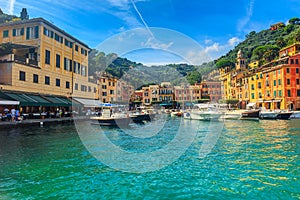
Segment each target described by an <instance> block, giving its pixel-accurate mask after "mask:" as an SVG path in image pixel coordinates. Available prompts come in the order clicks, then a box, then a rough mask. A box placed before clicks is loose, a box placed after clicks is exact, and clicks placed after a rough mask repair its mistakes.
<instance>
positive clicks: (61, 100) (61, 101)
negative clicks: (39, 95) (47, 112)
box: [43, 96, 72, 107]
mask: <svg viewBox="0 0 300 200" xmlns="http://www.w3.org/2000/svg"><path fill="white" fill-rule="evenodd" d="M43 97H44V98H45V99H47V100H48V101H50V102H51V103H52V105H53V106H56V107H70V106H72V101H70V100H69V99H68V98H66V97H57V96H43Z"/></svg>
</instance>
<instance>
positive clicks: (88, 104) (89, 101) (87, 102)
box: [73, 98, 101, 108]
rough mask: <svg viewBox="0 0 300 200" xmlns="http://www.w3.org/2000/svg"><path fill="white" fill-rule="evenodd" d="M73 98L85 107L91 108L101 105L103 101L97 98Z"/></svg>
mask: <svg viewBox="0 0 300 200" xmlns="http://www.w3.org/2000/svg"><path fill="white" fill-rule="evenodd" d="M73 100H75V101H77V102H78V103H80V104H81V105H83V107H87V108H91V107H100V105H101V102H100V101H99V100H95V99H83V98H73Z"/></svg>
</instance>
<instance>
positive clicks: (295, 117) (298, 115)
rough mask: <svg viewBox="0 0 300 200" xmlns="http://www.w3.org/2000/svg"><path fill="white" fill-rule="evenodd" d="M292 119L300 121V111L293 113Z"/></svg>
mask: <svg viewBox="0 0 300 200" xmlns="http://www.w3.org/2000/svg"><path fill="white" fill-rule="evenodd" d="M290 118H291V119H300V111H293V114H292V115H291V117H290Z"/></svg>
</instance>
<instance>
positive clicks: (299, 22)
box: [289, 17, 300, 25]
mask: <svg viewBox="0 0 300 200" xmlns="http://www.w3.org/2000/svg"><path fill="white" fill-rule="evenodd" d="M289 24H294V25H295V24H300V19H299V18H298V17H293V18H291V19H290V20H289Z"/></svg>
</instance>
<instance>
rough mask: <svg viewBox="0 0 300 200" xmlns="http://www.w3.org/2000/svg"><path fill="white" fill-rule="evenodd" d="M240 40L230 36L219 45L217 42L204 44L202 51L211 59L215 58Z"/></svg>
mask: <svg viewBox="0 0 300 200" xmlns="http://www.w3.org/2000/svg"><path fill="white" fill-rule="evenodd" d="M241 41H242V40H241V39H239V38H238V37H232V38H230V39H228V41H227V42H226V43H225V44H223V45H221V44H220V43H218V42H214V43H213V44H212V45H209V46H206V47H205V49H204V51H205V53H207V54H209V55H210V56H211V57H212V58H213V59H216V58H218V57H220V56H222V55H224V54H226V53H227V52H228V51H229V50H230V49H233V48H234V47H235V46H236V45H237V44H238V43H239V42H241Z"/></svg>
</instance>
